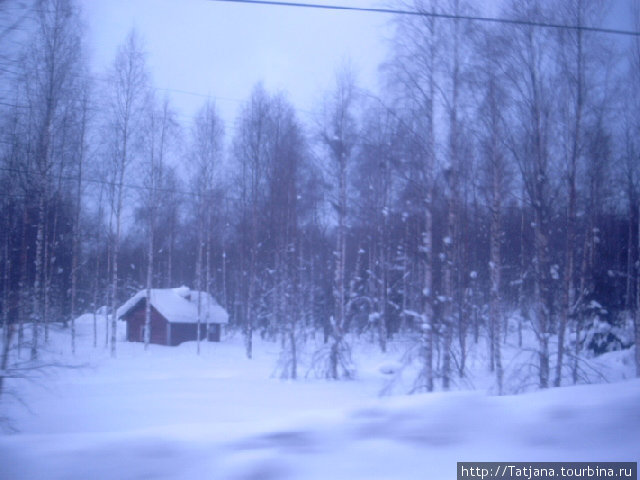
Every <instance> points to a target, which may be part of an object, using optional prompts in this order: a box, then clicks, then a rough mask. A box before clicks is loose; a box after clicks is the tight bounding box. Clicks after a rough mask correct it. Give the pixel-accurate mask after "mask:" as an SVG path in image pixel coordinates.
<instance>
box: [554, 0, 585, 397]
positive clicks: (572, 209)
mask: <svg viewBox="0 0 640 480" xmlns="http://www.w3.org/2000/svg"><path fill="white" fill-rule="evenodd" d="M577 9H578V11H577V17H578V19H577V20H578V23H577V24H578V26H580V25H581V24H582V5H581V2H580V1H578V5H577ZM576 35H577V36H578V51H577V58H576V60H577V72H576V82H577V85H576V90H577V91H576V103H575V109H576V110H575V118H574V127H573V128H574V131H573V135H572V146H571V158H570V160H569V172H568V179H567V181H568V188H569V209H568V212H567V238H566V243H565V261H566V269H565V276H564V292H563V302H562V311H561V314H560V325H559V326H558V358H557V364H556V378H555V381H554V386H556V387H559V386H560V384H561V383H562V367H563V361H564V336H565V331H566V329H567V323H568V321H569V317H570V316H571V315H572V313H573V308H574V303H575V287H574V283H573V282H574V279H573V277H574V270H575V267H574V263H575V257H574V251H575V246H576V239H575V229H576V196H577V194H576V174H577V164H578V155H579V149H580V141H581V138H580V137H581V135H580V133H581V129H582V107H583V105H582V104H583V91H582V90H583V81H584V79H583V76H584V74H583V66H582V64H583V59H582V30H580V29H578V30H577V32H576Z"/></svg>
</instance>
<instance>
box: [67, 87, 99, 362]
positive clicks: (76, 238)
mask: <svg viewBox="0 0 640 480" xmlns="http://www.w3.org/2000/svg"><path fill="white" fill-rule="evenodd" d="M82 107H83V108H82V124H81V130H80V153H79V157H78V184H77V186H76V188H77V191H76V205H75V207H76V214H75V217H74V219H73V251H72V260H71V353H72V354H73V355H75V353H76V301H77V298H76V297H77V288H78V263H79V257H80V215H81V213H82V167H83V162H84V148H85V145H84V142H85V130H86V123H87V96H86V93H85V97H84V99H83V104H82ZM96 257H99V255H96ZM93 343H94V347H95V343H96V321H95V313H94V317H93Z"/></svg>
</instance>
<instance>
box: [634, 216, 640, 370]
mask: <svg viewBox="0 0 640 480" xmlns="http://www.w3.org/2000/svg"><path fill="white" fill-rule="evenodd" d="M638 258H640V206H638ZM636 272H637V273H636V314H635V320H636V329H635V330H636V377H640V268H638V269H637V270H636Z"/></svg>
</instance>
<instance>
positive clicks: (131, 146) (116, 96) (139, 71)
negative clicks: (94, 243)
mask: <svg viewBox="0 0 640 480" xmlns="http://www.w3.org/2000/svg"><path fill="white" fill-rule="evenodd" d="M148 82H149V80H148V74H147V70H146V61H145V54H144V52H143V51H142V46H141V41H140V39H139V37H138V34H137V33H136V32H135V30H132V31H130V32H129V34H128V35H127V38H126V40H125V41H124V43H123V44H122V45H120V47H119V48H118V51H117V53H116V58H115V60H114V62H113V65H112V67H111V71H110V73H109V84H110V86H111V88H110V91H109V97H108V99H107V111H108V126H107V128H108V133H109V142H110V145H109V147H110V149H109V152H108V155H109V157H110V160H111V180H112V191H111V217H112V219H113V224H112V231H111V338H110V351H111V355H112V356H114V357H115V355H116V340H117V336H116V331H117V320H118V318H117V308H118V299H119V297H118V259H119V254H120V240H121V229H122V212H123V209H124V199H125V188H126V186H125V180H126V177H127V174H128V173H129V171H130V169H131V166H132V164H133V162H134V161H135V160H136V158H137V156H138V155H139V153H140V151H141V149H142V125H143V116H144V114H145V112H146V111H147V108H148Z"/></svg>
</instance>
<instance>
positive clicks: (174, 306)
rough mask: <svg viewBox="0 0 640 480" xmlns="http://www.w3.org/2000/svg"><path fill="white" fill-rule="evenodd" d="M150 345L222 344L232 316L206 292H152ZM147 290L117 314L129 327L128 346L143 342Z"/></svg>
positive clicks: (161, 290) (142, 291)
mask: <svg viewBox="0 0 640 480" xmlns="http://www.w3.org/2000/svg"><path fill="white" fill-rule="evenodd" d="M149 303H150V305H151V335H150V341H151V343H156V344H158V345H169V346H175V345H179V344H181V343H182V342H189V341H195V340H197V339H198V312H200V313H199V316H200V339H201V340H205V339H206V340H208V341H210V342H219V341H220V337H221V335H222V328H223V325H226V324H227V323H229V315H228V314H227V312H226V311H225V309H224V308H222V307H221V306H220V305H218V303H217V302H216V301H215V299H214V298H213V297H212V296H211V295H209V294H208V293H207V292H199V291H196V290H190V289H189V288H187V287H180V288H153V289H151V298H150V300H149ZM146 306H147V290H146V289H145V290H140V291H139V292H138V293H136V294H135V295H134V296H133V297H131V298H130V299H129V300H128V301H127V302H126V303H125V304H124V305H122V306H121V307H120V308H119V309H118V311H117V317H118V319H120V320H123V321H124V322H126V324H127V332H126V338H127V341H129V342H144V325H145V313H146Z"/></svg>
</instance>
